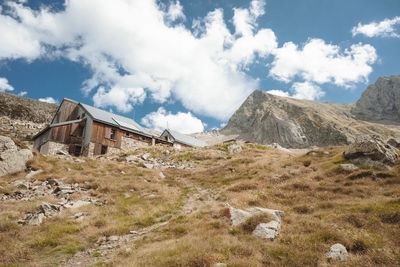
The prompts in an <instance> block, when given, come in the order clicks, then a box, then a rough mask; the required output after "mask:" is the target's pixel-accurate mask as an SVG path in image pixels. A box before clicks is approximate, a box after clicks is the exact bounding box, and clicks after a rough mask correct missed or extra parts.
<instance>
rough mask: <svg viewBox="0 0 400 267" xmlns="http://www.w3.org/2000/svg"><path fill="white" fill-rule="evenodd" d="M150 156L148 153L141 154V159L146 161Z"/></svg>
mask: <svg viewBox="0 0 400 267" xmlns="http://www.w3.org/2000/svg"><path fill="white" fill-rule="evenodd" d="M150 156H151V155H150V153H146V154H143V155H142V159H143V160H147V159H148V158H149V157H150Z"/></svg>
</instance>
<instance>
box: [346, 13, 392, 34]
mask: <svg viewBox="0 0 400 267" xmlns="http://www.w3.org/2000/svg"><path fill="white" fill-rule="evenodd" d="M399 24H400V17H394V18H393V19H384V20H382V21H380V22H371V23H369V24H361V23H358V25H357V26H356V27H353V29H352V30H351V32H352V34H353V36H355V35H357V34H363V35H365V36H367V37H396V38H400V34H399V33H397V32H396V29H395V26H396V25H399Z"/></svg>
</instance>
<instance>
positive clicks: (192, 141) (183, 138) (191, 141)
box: [165, 129, 207, 147]
mask: <svg viewBox="0 0 400 267" xmlns="http://www.w3.org/2000/svg"><path fill="white" fill-rule="evenodd" d="M165 131H168V132H169V133H170V134H171V135H172V137H173V138H174V139H175V141H178V142H179V143H182V144H185V145H189V146H194V147H203V146H206V145H207V143H206V142H204V141H202V140H199V139H197V138H194V137H192V136H189V135H186V134H182V133H180V132H177V131H174V130H170V129H166V130H165Z"/></svg>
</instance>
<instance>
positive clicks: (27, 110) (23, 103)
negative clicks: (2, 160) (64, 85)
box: [0, 92, 58, 139]
mask: <svg viewBox="0 0 400 267" xmlns="http://www.w3.org/2000/svg"><path fill="white" fill-rule="evenodd" d="M57 108H58V105H56V104H49V103H45V102H40V101H38V100H34V99H29V98H24V97H20V96H16V95H12V94H8V93H3V92H0V134H5V135H10V136H14V137H18V138H20V139H25V138H28V139H29V137H31V136H32V135H34V134H36V133H38V132H39V130H41V129H42V128H44V127H45V126H46V125H47V124H49V123H50V122H51V119H52V118H53V116H54V114H55V113H56V111H57Z"/></svg>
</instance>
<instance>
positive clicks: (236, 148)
mask: <svg viewBox="0 0 400 267" xmlns="http://www.w3.org/2000/svg"><path fill="white" fill-rule="evenodd" d="M228 151H229V153H231V154H232V153H240V152H242V147H241V146H240V145H238V144H232V145H229V146H228Z"/></svg>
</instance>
